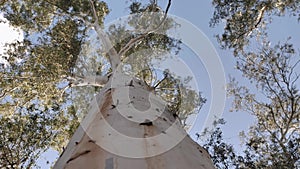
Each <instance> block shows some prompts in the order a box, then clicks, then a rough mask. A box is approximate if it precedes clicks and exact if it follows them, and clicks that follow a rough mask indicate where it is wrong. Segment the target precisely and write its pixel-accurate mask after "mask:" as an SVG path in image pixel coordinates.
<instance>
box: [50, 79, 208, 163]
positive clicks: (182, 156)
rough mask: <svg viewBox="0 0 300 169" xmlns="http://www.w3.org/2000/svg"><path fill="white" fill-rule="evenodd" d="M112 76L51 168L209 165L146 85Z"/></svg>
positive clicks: (170, 113)
mask: <svg viewBox="0 0 300 169" xmlns="http://www.w3.org/2000/svg"><path fill="white" fill-rule="evenodd" d="M112 79H113V78H112ZM112 81H113V80H109V82H108V83H107V84H106V85H105V87H103V89H102V90H101V92H100V93H99V94H98V95H97V97H96V99H95V100H94V102H93V103H92V104H91V105H92V107H91V109H90V111H89V113H88V115H87V116H86V117H85V119H84V120H83V122H82V123H81V126H80V127H79V128H78V129H77V131H76V132H75V134H74V135H73V137H72V139H71V140H70V142H69V144H68V146H67V147H66V149H65V151H64V152H63V154H62V155H61V156H60V157H59V159H58V161H57V162H56V164H55V166H54V169H83V168H87V169H213V168H214V166H213V163H212V161H211V159H210V156H209V154H208V153H207V152H206V150H205V149H203V148H202V147H200V146H199V145H198V144H197V143H195V142H194V141H193V140H192V139H191V138H190V137H189V136H188V135H187V134H186V132H185V131H184V130H183V129H182V127H181V125H180V122H179V120H178V119H176V116H175V114H173V113H172V112H169V111H168V110H167V109H166V108H165V107H164V105H165V104H164V102H163V101H162V100H161V99H160V98H159V97H157V96H155V95H154V94H153V93H151V90H150V89H149V88H148V87H147V85H145V84H144V83H143V82H141V81H139V80H137V79H133V80H132V79H130V78H127V77H125V76H124V77H122V80H121V82H120V79H119V82H118V84H117V85H113V82H112ZM124 92H127V93H128V94H127V95H126V94H124ZM115 98H117V99H115ZM130 106H131V107H130ZM130 108H131V109H132V108H134V109H135V110H138V111H136V112H140V113H139V114H137V113H136V112H135V111H131V109H130ZM128 110H129V111H128ZM145 111H146V112H145ZM141 112H142V113H141ZM143 113H144V114H143ZM107 126H110V127H107ZM118 133H122V134H118Z"/></svg>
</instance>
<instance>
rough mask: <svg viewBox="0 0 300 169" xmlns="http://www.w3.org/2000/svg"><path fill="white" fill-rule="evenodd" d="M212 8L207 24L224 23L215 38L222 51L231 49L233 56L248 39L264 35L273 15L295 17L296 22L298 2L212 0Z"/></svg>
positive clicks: (299, 9) (278, 0)
mask: <svg viewBox="0 0 300 169" xmlns="http://www.w3.org/2000/svg"><path fill="white" fill-rule="evenodd" d="M213 5H214V7H215V11H214V14H213V17H212V19H211V22H210V25H211V26H216V25H217V24H219V23H221V22H225V28H224V32H223V33H222V34H221V35H217V38H218V40H219V42H220V45H221V46H222V47H223V48H230V49H234V55H238V53H240V52H241V51H243V50H244V47H245V46H247V45H249V43H250V39H251V38H252V37H259V36H263V37H264V36H266V35H267V31H266V28H267V26H268V24H269V23H271V21H272V18H273V17H274V16H284V15H286V14H290V15H292V16H297V15H298V21H299V20H300V2H299V1H298V0H290V1H284V0H258V1H253V0H241V1H235V0H214V1H213Z"/></svg>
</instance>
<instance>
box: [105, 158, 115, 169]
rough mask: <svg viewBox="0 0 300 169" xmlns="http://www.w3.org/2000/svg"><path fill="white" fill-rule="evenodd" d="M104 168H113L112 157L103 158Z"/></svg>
mask: <svg viewBox="0 0 300 169" xmlns="http://www.w3.org/2000/svg"><path fill="white" fill-rule="evenodd" d="M105 169H114V159H113V158H108V159H106V160H105Z"/></svg>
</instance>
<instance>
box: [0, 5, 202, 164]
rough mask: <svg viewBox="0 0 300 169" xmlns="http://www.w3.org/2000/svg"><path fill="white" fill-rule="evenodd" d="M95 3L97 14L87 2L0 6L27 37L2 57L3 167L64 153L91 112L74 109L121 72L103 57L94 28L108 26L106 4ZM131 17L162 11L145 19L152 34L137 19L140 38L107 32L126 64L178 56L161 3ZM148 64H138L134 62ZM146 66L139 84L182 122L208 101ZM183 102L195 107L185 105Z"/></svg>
mask: <svg viewBox="0 0 300 169" xmlns="http://www.w3.org/2000/svg"><path fill="white" fill-rule="evenodd" d="M92 3H93V5H94V6H95V11H93V10H92V9H91V6H90V1H89V0H83V1H68V0H66V1H61V0H59V1H58V0H57V1H48V0H40V1H34V2H33V1H29V0H22V1H13V0H5V1H3V2H1V3H0V10H1V12H2V13H3V15H4V17H5V18H6V19H7V20H8V21H9V23H10V24H11V25H12V26H14V27H18V28H21V29H22V31H23V34H24V40H23V41H20V42H19V41H18V42H16V43H13V44H7V49H8V50H7V52H6V54H5V55H3V56H1V57H2V58H3V59H5V60H6V61H7V63H6V64H1V67H0V77H1V83H0V113H1V116H0V121H1V124H3V125H1V133H0V134H1V137H2V140H5V142H3V143H1V146H0V151H1V152H3V153H1V154H5V155H3V156H1V157H0V164H2V165H3V166H1V167H8V166H10V167H11V168H18V167H25V168H26V167H31V166H33V165H35V161H36V159H37V158H38V156H39V154H41V153H42V152H44V151H45V150H47V149H48V148H49V147H52V148H54V149H56V150H58V151H62V150H63V146H65V145H66V141H67V140H69V138H70V137H71V136H72V134H73V132H74V130H75V129H76V128H77V126H78V125H79V122H80V120H81V119H82V118H83V117H84V115H85V113H86V111H87V110H86V108H87V107H86V106H85V107H81V105H78V104H77V103H81V104H82V103H89V102H90V100H91V98H92V97H93V96H94V95H95V91H96V93H97V91H99V90H100V89H101V88H102V84H103V83H104V82H106V81H107V78H106V77H105V75H108V74H110V73H111V71H112V68H113V67H115V66H116V65H113V64H112V61H111V58H110V56H109V54H111V53H110V52H108V54H105V51H102V50H99V49H100V47H101V46H105V45H106V44H105V43H101V42H100V41H101V39H99V38H93V37H95V35H97V34H98V35H100V38H101V36H102V35H103V32H99V30H100V29H99V27H97V25H98V26H100V27H102V26H103V20H104V17H105V15H107V14H108V13H109V10H108V4H106V3H105V2H103V1H92ZM129 9H130V12H131V13H138V12H145V11H149V12H153V11H154V12H159V11H161V15H159V16H156V18H155V17H153V16H151V15H145V16H140V17H144V18H143V20H146V21H148V20H149V23H148V24H146V26H148V27H147V28H145V23H141V24H139V23H138V22H136V21H138V20H137V18H130V20H127V21H126V22H127V23H128V25H129V26H131V27H133V28H134V29H135V30H137V31H136V32H133V31H129V30H126V29H125V28H126V27H125V26H124V25H123V26H122V25H111V26H110V27H109V28H108V30H107V34H108V35H109V36H110V38H111V39H114V40H116V41H113V42H112V44H113V46H114V47H115V49H116V52H118V54H119V55H120V56H122V58H121V59H125V58H127V57H128V56H130V55H132V54H133V53H135V52H136V51H140V50H146V49H157V50H155V51H162V52H166V51H169V52H173V53H174V54H175V53H177V52H178V50H180V43H181V42H180V41H179V40H175V39H171V38H169V37H167V36H165V35H164V34H163V33H164V31H166V30H168V29H171V28H173V27H174V26H175V25H174V23H173V22H172V20H170V19H166V18H165V16H164V15H163V14H164V13H163V12H162V10H161V9H160V7H159V6H158V5H157V4H156V1H151V2H150V3H145V4H142V3H138V2H132V3H131V4H130V7H129ZM141 15H142V13H141ZM147 18H149V19H147ZM150 18H151V19H150ZM162 21H163V22H162ZM93 23H95V24H93ZM137 23H138V24H137ZM162 23H163V24H162ZM149 26H150V27H149ZM93 27H96V28H93ZM156 28H161V29H159V31H162V34H157V33H154V32H151V31H155V29H156ZM147 29H149V30H147ZM145 30H146V33H144V34H143V32H145ZM115 37H118V38H115ZM123 37H124V38H123ZM102 38H103V37H102ZM118 39H122V41H117V40H118ZM132 40H135V41H132ZM137 42H138V43H137ZM127 44H129V46H126V45H127ZM153 56H162V55H159V54H156V55H153ZM144 58H145V57H142V56H140V57H138V56H137V57H136V60H137V61H141V59H144ZM148 59H149V60H147V61H148V65H146V63H147V62H139V63H144V65H142V66H144V67H143V70H149V71H143V72H138V75H139V76H138V77H139V78H140V79H143V81H145V82H146V83H147V85H148V86H149V87H152V88H153V90H155V92H156V93H157V94H159V95H160V96H161V97H162V98H163V99H165V100H166V101H168V102H169V106H170V108H173V111H174V112H177V113H178V115H179V116H180V117H181V118H182V120H183V121H184V120H185V119H186V117H187V116H188V115H190V114H191V113H193V111H194V110H196V109H198V108H199V107H201V105H202V104H203V103H204V101H205V100H204V99H203V98H202V97H201V96H200V95H199V93H198V91H193V89H191V88H189V86H188V83H182V81H180V79H182V78H185V77H178V76H176V75H175V74H172V72H169V73H163V72H161V75H156V76H155V73H156V74H157V73H159V72H157V71H156V70H155V69H154V68H153V67H151V66H152V65H151V64H149V61H150V60H151V59H153V58H151V57H149V58H148ZM155 59H164V58H159V57H156V58H155ZM129 63H133V62H129ZM130 66H131V67H132V72H137V71H135V70H138V66H139V65H130ZM90 68H93V69H92V70H91V69H90ZM83 87H85V88H83ZM179 87H180V88H179ZM181 91H184V92H181ZM182 96H184V97H182ZM176 98H177V99H176ZM179 98H187V99H189V100H193V102H188V103H187V102H186V103H185V102H184V100H181V99H179ZM77 100H80V102H77ZM83 100H84V101H83ZM179 104H186V106H188V107H189V109H188V111H186V112H182V113H180V112H179V110H178V108H177V107H179V106H178V105H179ZM187 104H188V105H187ZM35 131H38V133H35ZM29 138H30V139H29ZM8 151H9V152H8Z"/></svg>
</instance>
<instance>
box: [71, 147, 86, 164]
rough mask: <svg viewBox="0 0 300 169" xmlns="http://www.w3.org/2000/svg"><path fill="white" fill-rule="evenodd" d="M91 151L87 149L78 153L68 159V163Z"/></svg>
mask: <svg viewBox="0 0 300 169" xmlns="http://www.w3.org/2000/svg"><path fill="white" fill-rule="evenodd" d="M89 152H91V150H86V151H84V152H82V153H80V154H78V155H77V156H75V157H72V158H70V159H69V160H68V161H67V164H68V163H69V162H71V161H73V160H75V159H76V158H78V157H80V156H82V155H85V154H87V153H89Z"/></svg>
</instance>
